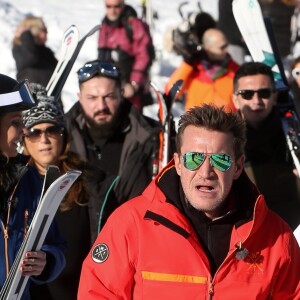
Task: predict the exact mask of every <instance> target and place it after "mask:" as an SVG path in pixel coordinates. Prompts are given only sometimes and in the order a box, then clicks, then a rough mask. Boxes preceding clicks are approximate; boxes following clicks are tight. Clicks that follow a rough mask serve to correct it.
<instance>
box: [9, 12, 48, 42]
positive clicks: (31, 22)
mask: <svg viewBox="0 0 300 300" xmlns="http://www.w3.org/2000/svg"><path fill="white" fill-rule="evenodd" d="M26 30H29V31H30V32H31V34H32V35H33V36H34V37H36V36H37V35H38V34H39V33H40V32H41V31H43V30H47V29H46V26H45V23H44V21H43V19H42V18H40V17H35V16H27V17H26V18H25V19H24V20H23V21H22V22H21V23H20V24H19V25H18V27H17V29H16V32H15V36H14V39H13V44H14V45H20V44H21V38H20V37H21V34H22V33H23V32H24V31H26Z"/></svg>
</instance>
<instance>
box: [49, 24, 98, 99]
mask: <svg viewBox="0 0 300 300" xmlns="http://www.w3.org/2000/svg"><path fill="white" fill-rule="evenodd" d="M100 26H101V25H100V24H99V25H96V26H94V27H93V28H92V29H91V30H90V31H89V32H88V33H87V34H86V35H85V36H83V37H82V38H81V39H80V40H78V36H79V34H78V29H77V27H76V26H75V25H72V26H71V27H70V28H68V29H67V31H66V32H65V34H64V38H63V44H62V50H61V57H60V59H59V62H58V64H57V66H56V68H55V70H54V73H53V74H52V76H51V79H50V81H49V83H48V85H47V87H46V90H47V95H48V96H54V97H55V98H56V99H57V98H59V96H60V94H61V91H62V89H63V87H64V85H65V83H66V81H67V79H68V77H69V74H70V72H71V70H72V67H73V65H74V63H75V61H76V59H77V57H78V54H79V53H80V50H81V48H82V46H83V45H84V42H85V41H86V39H87V38H88V37H90V36H91V35H93V34H94V33H95V32H96V31H98V30H99V28H100Z"/></svg>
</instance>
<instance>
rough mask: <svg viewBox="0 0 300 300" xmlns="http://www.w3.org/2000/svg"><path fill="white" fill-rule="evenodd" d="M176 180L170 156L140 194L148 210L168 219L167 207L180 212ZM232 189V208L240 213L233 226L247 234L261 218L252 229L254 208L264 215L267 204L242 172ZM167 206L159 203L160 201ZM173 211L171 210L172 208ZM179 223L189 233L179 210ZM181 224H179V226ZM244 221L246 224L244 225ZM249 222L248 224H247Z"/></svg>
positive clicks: (175, 215)
mask: <svg viewBox="0 0 300 300" xmlns="http://www.w3.org/2000/svg"><path fill="white" fill-rule="evenodd" d="M180 189H181V184H180V179H179V176H178V175H177V173H176V170H175V165H174V160H173V159H172V160H171V161H170V162H169V164H168V165H167V166H166V167H165V168H164V169H163V170H162V171H161V172H160V173H159V174H158V175H157V176H156V178H155V179H154V180H153V181H152V182H151V184H150V185H149V186H148V187H147V189H146V190H145V191H144V193H143V195H144V196H145V197H147V198H148V200H149V201H150V206H149V210H151V211H159V212H160V213H162V214H164V210H165V215H167V216H168V217H169V218H171V220H172V213H170V206H172V207H174V206H175V207H176V209H175V211H177V212H178V210H180V211H181V212H182V205H180V204H179V203H180V199H179V196H178V195H180ZM232 192H233V193H234V199H235V206H236V209H237V210H239V211H240V212H241V214H239V215H240V216H242V217H241V218H240V219H239V220H238V221H237V222H236V223H235V228H236V229H239V228H242V231H243V236H245V235H248V234H249V233H250V230H251V232H255V231H256V230H257V228H259V226H260V224H261V222H262V218H260V219H259V220H255V224H256V226H255V228H256V229H255V228H252V223H253V222H249V221H252V220H253V221H254V219H255V215H256V211H257V210H262V211H263V212H264V213H263V214H261V216H264V215H265V213H266V210H267V206H266V204H265V201H264V199H263V196H262V195H261V194H260V192H259V190H258V189H257V187H256V186H255V185H254V184H253V183H252V182H251V181H250V179H249V178H248V176H247V175H246V173H245V172H244V171H243V172H242V174H241V175H240V177H239V178H238V179H237V180H235V181H234V183H233V185H232ZM166 203H167V204H168V205H162V204H166ZM173 210H174V209H173ZM175 211H174V219H173V221H174V222H175V223H176V222H178V214H177V212H175ZM181 221H182V224H183V227H184V228H185V229H186V230H187V231H188V232H190V231H191V226H190V224H189V222H187V220H186V217H185V216H184V212H182V220H181ZM182 224H181V225H182ZM245 224H247V225H246V226H244V225H245ZM249 224H250V225H249Z"/></svg>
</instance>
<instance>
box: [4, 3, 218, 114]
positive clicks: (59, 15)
mask: <svg viewBox="0 0 300 300" xmlns="http://www.w3.org/2000/svg"><path fill="white" fill-rule="evenodd" d="M148 1H151V2H152V7H153V11H154V12H155V13H156V14H157V15H158V18H157V19H155V20H154V25H153V28H152V36H153V41H154V45H155V47H156V51H157V58H158V59H157V62H155V63H154V65H153V66H152V70H151V78H152V81H153V82H154V83H155V84H156V85H157V86H158V87H159V88H160V89H161V90H163V89H164V85H165V83H166V81H167V80H168V76H169V75H170V74H171V73H172V71H173V70H174V69H175V68H176V66H177V65H178V64H179V63H180V61H181V58H180V57H179V56H177V55H176V54H174V53H169V52H167V51H165V49H164V47H163V37H164V34H165V32H166V30H167V29H168V28H170V27H173V26H176V25H178V24H179V23H180V22H181V21H182V18H181V17H180V15H179V12H178V6H179V4H180V3H182V2H183V1H178V0H164V1H162V0H148ZM125 2H126V3H128V4H130V5H132V6H133V7H134V8H136V9H137V11H138V14H139V15H141V7H140V1H139V0H127V1H126V0H125ZM187 2H188V3H187V4H186V5H185V6H184V7H183V13H184V16H187V14H188V13H191V12H193V11H197V10H198V2H199V3H200V5H201V7H202V9H203V10H204V11H206V12H209V13H211V14H212V15H213V16H214V17H215V18H216V19H217V17H218V16H217V3H218V0H209V1H208V0H202V1H195V0H190V1H187ZM104 12H105V7H104V1H103V0H102V1H99V0H88V1H79V0H63V1H62V0H43V1H40V0H26V1H24V2H23V1H20V0H0V49H1V55H0V73H4V74H7V75H9V76H11V77H14V78H15V76H16V68H15V62H14V59H13V57H12V54H11V41H12V39H13V36H14V31H15V28H16V26H17V24H18V23H19V22H20V21H21V20H22V19H23V18H24V16H26V15H27V14H33V15H36V16H41V17H43V19H44V21H45V23H46V26H47V28H48V41H47V45H48V46H49V47H50V48H51V49H52V50H53V51H54V53H55V55H56V57H57V58H58V57H59V53H60V47H61V40H62V36H63V33H64V31H65V30H66V29H67V28H68V27H69V26H70V25H72V24H74V25H76V26H77V27H78V29H79V32H80V36H83V35H84V34H85V33H87V32H88V31H89V30H90V29H91V28H92V27H94V26H95V25H97V24H99V22H100V20H101V19H102V18H103V16H104ZM96 57H97V33H95V34H94V35H93V36H92V37H90V38H89V39H88V40H87V41H86V43H85V44H84V46H83V48H82V50H81V52H80V54H79V56H78V59H77V61H76V62H75V64H74V67H73V69H72V71H71V73H70V76H69V78H68V80H67V82H66V84H65V87H64V89H63V92H62V99H63V102H64V107H65V111H68V110H69V108H70V107H71V106H72V105H73V103H74V102H75V101H76V100H77V92H78V85H77V79H76V71H77V70H78V69H79V67H80V66H81V65H83V64H84V63H85V62H86V61H88V60H93V59H95V58H96ZM182 109H183V107H182V104H176V105H175V107H174V110H173V113H174V115H175V117H176V116H178V115H179V114H180V113H181V112H182ZM145 114H147V115H150V116H152V117H154V118H155V117H156V115H157V106H156V105H153V106H152V107H148V108H147V110H145Z"/></svg>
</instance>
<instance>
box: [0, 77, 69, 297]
mask: <svg viewBox="0 0 300 300" xmlns="http://www.w3.org/2000/svg"><path fill="white" fill-rule="evenodd" d="M34 105H35V100H34V98H33V96H32V94H31V92H30V90H29V88H28V86H27V84H26V83H24V82H23V83H18V82H17V81H16V80H14V79H12V78H10V77H8V76H6V75H3V74H0V221H1V225H0V287H1V288H2V286H3V284H4V282H5V279H6V278H7V276H8V274H9V271H10V269H11V267H12V264H13V262H14V260H15V259H16V256H17V254H18V251H19V249H20V247H21V244H22V242H23V240H24V237H25V235H26V233H27V230H28V228H29V225H30V223H31V221H32V219H33V216H34V213H35V211H36V208H37V206H38V203H39V199H40V196H41V191H42V181H41V178H40V176H39V174H38V172H37V171H36V169H35V168H34V167H31V166H29V165H27V160H28V158H27V157H25V156H23V155H21V154H18V151H17V146H18V142H19V141H20V140H21V139H22V137H23V129H24V125H23V121H22V111H23V110H26V109H29V108H30V107H33V106H34ZM64 250H65V241H64V239H63V238H62V237H61V235H60V233H59V231H58V229H57V227H56V225H55V223H53V224H52V225H51V226H50V229H49V232H48V234H47V236H46V239H45V242H44V244H43V246H42V248H41V250H39V251H29V252H27V253H26V255H25V257H23V258H22V259H21V261H22V264H21V267H20V270H18V271H19V272H22V275H23V276H30V279H29V280H28V284H27V286H26V288H25V290H24V293H23V295H22V297H21V299H22V300H28V299H30V295H29V291H28V287H29V284H30V282H31V281H34V282H35V283H37V284H39V283H40V284H41V283H46V282H49V281H52V280H54V279H55V278H56V277H57V276H58V275H59V274H60V272H61V271H62V269H63V268H64V267H65V257H64Z"/></svg>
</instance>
